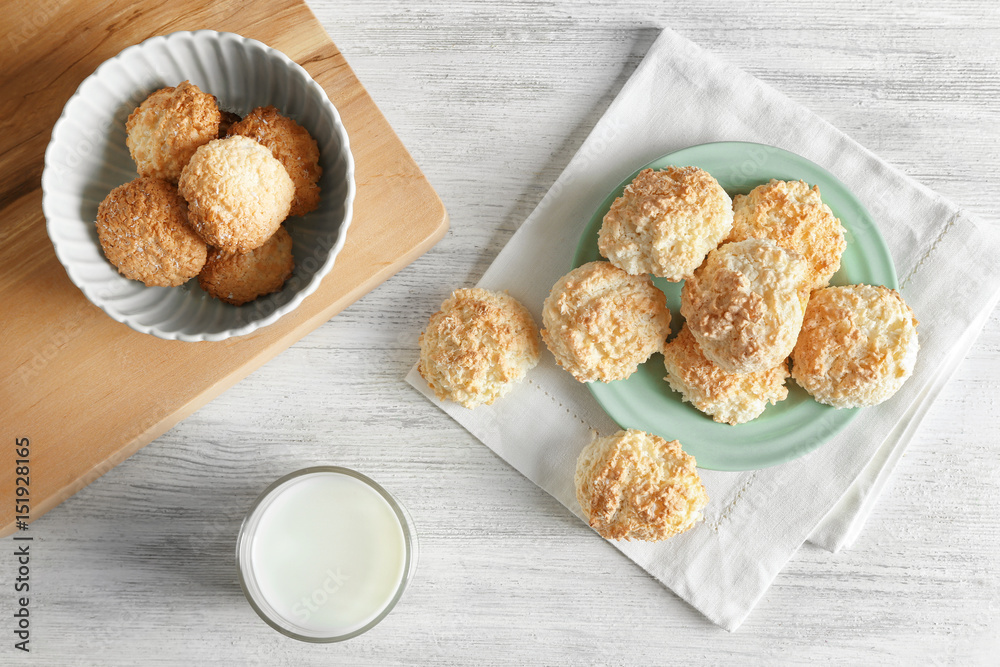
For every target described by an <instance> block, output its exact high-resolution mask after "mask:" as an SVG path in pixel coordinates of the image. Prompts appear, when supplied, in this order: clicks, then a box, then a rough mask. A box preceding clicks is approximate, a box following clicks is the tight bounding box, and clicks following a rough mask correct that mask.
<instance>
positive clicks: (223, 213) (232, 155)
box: [178, 136, 295, 253]
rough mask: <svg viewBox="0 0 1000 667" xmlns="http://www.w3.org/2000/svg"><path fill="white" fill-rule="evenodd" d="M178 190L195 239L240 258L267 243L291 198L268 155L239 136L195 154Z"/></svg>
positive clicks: (281, 171)
mask: <svg viewBox="0 0 1000 667" xmlns="http://www.w3.org/2000/svg"><path fill="white" fill-rule="evenodd" d="M178 188H179V190H180V193H181V194H182V195H183V196H184V198H185V199H187V202H188V221H189V223H190V224H191V227H192V228H193V229H194V230H195V231H196V232H198V235H199V236H201V238H202V239H204V240H205V242H206V243H208V244H209V245H211V246H213V247H215V248H220V249H222V250H227V251H229V252H241V253H242V252H250V251H251V250H253V249H254V248H259V247H260V246H261V245H263V244H264V242H265V241H267V240H268V239H269V238H271V235H272V234H274V233H275V232H276V231H277V229H278V226H279V225H280V224H281V222H282V221H283V220H284V219H285V218H286V217H288V211H289V208H290V207H291V204H292V197H293V196H294V195H295V185H294V184H293V183H292V179H291V177H289V175H288V172H287V171H285V168H284V167H283V166H282V165H281V162H279V161H278V160H277V159H276V158H275V157H274V156H273V155H271V151H269V150H268V149H267V148H265V147H264V146H262V145H260V144H259V143H257V142H256V141H254V140H253V139H248V138H247V137H241V136H234V137H227V138H225V139H215V140H213V141H210V142H208V143H207V144H205V145H204V146H202V147H201V148H199V149H198V150H197V151H195V153H194V155H193V156H192V157H191V161H190V162H188V164H187V166H186V167H184V171H183V172H182V173H181V179H180V183H179V185H178Z"/></svg>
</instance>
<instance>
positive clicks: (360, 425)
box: [0, 0, 1000, 665]
mask: <svg viewBox="0 0 1000 667" xmlns="http://www.w3.org/2000/svg"><path fill="white" fill-rule="evenodd" d="M310 7H311V8H312V10H313V11H314V12H315V13H316V15H317V17H318V18H319V19H320V21H321V23H322V24H323V26H324V27H325V28H326V30H327V32H329V34H330V35H331V37H332V39H333V41H334V42H335V43H336V44H337V46H338V47H339V48H340V49H341V50H342V51H343V53H344V55H345V56H346V58H347V60H348V62H350V64H351V66H352V67H353V68H354V70H355V72H356V73H357V75H358V77H359V78H360V80H361V82H362V83H363V84H364V86H365V87H366V89H367V90H368V92H369V93H370V94H371V96H372V98H373V99H374V100H375V102H376V103H377V104H378V106H379V107H380V108H381V110H382V111H383V112H384V113H385V115H386V117H387V118H388V120H389V122H390V124H391V125H392V126H393V128H394V129H395V130H396V132H397V133H398V134H399V136H400V138H401V139H402V140H403V142H404V143H405V145H406V146H407V147H408V148H409V149H410V151H411V152H412V154H413V156H414V158H415V159H416V161H417V163H418V164H420V165H421V167H422V168H423V170H424V172H425V174H426V175H427V177H428V179H429V181H430V182H431V183H432V184H433V185H434V187H435V189H436V190H437V191H438V193H439V194H440V195H441V197H442V200H443V201H444V204H445V206H446V207H447V209H448V211H449V213H450V215H451V221H452V227H451V230H450V232H449V233H448V234H447V235H446V236H445V238H444V239H443V240H442V241H441V242H440V243H439V244H437V245H436V246H435V247H434V248H433V249H431V250H430V251H429V252H428V253H427V254H426V255H424V256H423V257H421V258H420V259H419V260H417V261H416V262H414V263H413V264H412V265H410V266H408V267H407V268H405V269H403V270H402V271H400V272H399V273H398V274H397V275H396V276H394V277H393V278H392V279H391V280H389V281H387V282H386V283H384V284H383V285H381V286H379V287H378V288H377V289H375V290H374V291H372V292H371V293H369V294H368V295H366V296H364V297H363V298H361V299H360V300H358V301H357V302H356V303H354V304H353V305H351V306H350V307H348V308H346V309H345V310H344V311H343V312H341V313H340V314H338V315H337V316H336V317H334V318H333V319H331V320H330V321H329V322H326V323H324V324H323V325H322V326H320V327H318V328H317V329H316V330H315V331H313V332H312V333H311V334H309V335H308V336H306V337H304V338H303V339H302V340H300V341H298V342H297V343H295V344H294V345H292V346H291V347H289V349H288V350H286V351H285V352H284V353H282V354H281V355H280V356H278V357H277V358H275V359H273V360H272V361H271V362H269V363H268V364H266V365H264V366H263V367H261V368H260V369H258V370H257V371H256V372H254V373H253V374H251V375H250V376H249V377H247V378H246V379H244V380H243V381H242V382H240V383H238V384H236V385H235V386H234V387H233V388H231V389H230V390H228V391H227V392H225V393H224V394H222V395H221V396H219V397H218V398H217V399H215V400H214V401H212V402H211V403H210V404H208V405H206V406H205V407H203V408H201V409H200V410H198V411H197V412H195V413H194V414H193V415H191V416H190V417H189V418H187V419H186V420H184V421H183V422H181V423H180V424H178V425H177V426H175V427H174V428H173V429H171V430H170V431H169V432H167V433H166V434H164V435H163V436H161V437H160V438H158V439H157V440H156V442H154V443H153V444H152V445H150V446H148V447H146V448H144V449H143V450H142V451H140V452H139V453H137V454H136V455H135V456H133V457H131V458H130V459H129V460H128V461H126V462H124V463H123V464H122V465H119V466H118V467H117V468H115V469H114V470H112V471H110V472H109V473H107V474H106V475H104V476H103V477H102V478H101V479H99V480H97V481H96V482H95V483H93V484H91V485H90V486H89V487H87V488H86V489H84V490H82V491H81V492H79V493H77V494H76V495H75V496H74V497H72V498H70V499H69V500H68V501H67V502H65V503H64V504H63V505H62V506H60V507H59V508H58V509H57V510H55V511H53V512H50V513H49V514H48V515H46V516H45V517H43V518H42V519H40V520H39V521H37V522H36V523H35V524H33V525H32V526H31V528H30V530H29V531H27V533H28V534H30V535H32V536H34V537H35V542H34V543H33V547H32V548H33V549H34V552H33V554H34V555H33V561H32V572H31V576H32V578H33V586H34V588H33V589H32V600H31V604H32V606H31V614H32V622H33V625H32V635H31V637H32V644H31V646H32V653H31V654H30V655H24V656H21V655H18V654H17V653H16V652H15V651H14V650H13V647H12V635H11V632H10V631H11V630H12V629H13V626H12V623H11V619H12V614H13V612H14V609H15V606H14V605H15V600H14V592H13V591H12V588H11V586H10V582H11V580H12V579H13V577H14V573H15V571H16V565H15V563H14V561H13V558H12V557H11V556H10V555H9V552H10V551H11V550H12V549H10V548H8V547H10V546H11V545H12V542H11V541H10V540H6V541H5V542H4V543H3V544H4V549H2V550H0V575H2V579H0V584H2V585H0V637H6V639H4V640H3V643H2V644H0V663H3V664H19V665H20V664H24V665H117V664H121V665H134V664H167V665H173V664H211V663H216V664H223V665H286V664H288V665H290V664H317V665H319V664H324V665H325V664H345V665H423V664H454V665H479V664H511V665H522V664H613V665H645V664H693V665H732V664H739V665H778V664H830V665H879V664H886V665H943V664H956V665H995V664H997V659H996V656H997V655H998V654H1000V639H998V637H1000V578H998V577H1000V575H998V572H1000V518H998V513H997V511H996V508H997V507H998V506H1000V463H998V452H997V440H998V437H997V431H996V415H997V405H998V403H997V399H998V390H1000V379H998V378H1000V318H998V316H997V314H994V315H993V316H992V317H991V319H990V321H989V323H988V324H987V326H986V330H985V332H984V333H983V335H982V337H981V338H980V339H979V341H978V342H977V343H976V344H975V346H974V347H973V349H972V352H971V353H970V355H969V357H968V358H967V359H966V361H965V362H964V363H963V364H962V365H961V367H960V368H958V369H957V373H956V376H955V378H954V380H952V382H951V383H950V384H949V385H948V387H947V388H946V389H945V391H944V393H943V394H942V396H941V398H940V399H939V400H938V402H937V403H936V404H935V406H934V407H933V408H932V410H931V413H930V414H929V415H928V417H927V418H926V420H925V422H924V424H923V426H922V427H921V429H920V432H919V433H918V434H917V436H916V438H915V440H914V441H913V443H912V444H911V446H910V449H909V451H908V452H907V455H906V456H905V457H904V459H903V461H902V463H901V464H900V467H899V469H898V471H897V473H896V476H895V479H894V481H893V483H892V484H891V486H890V488H889V489H888V490H887V491H886V493H885V495H884V497H883V498H882V500H881V502H880V503H879V505H878V507H877V508H876V509H875V512H874V515H873V516H872V518H871V520H870V522H869V524H868V526H867V527H866V529H865V531H864V533H863V534H862V536H861V538H860V540H859V541H858V542H857V544H856V545H855V546H854V547H853V548H851V549H850V550H847V551H844V552H842V553H840V554H837V555H832V554H829V553H827V552H825V551H822V550H819V549H817V548H813V547H808V546H806V547H804V548H802V549H801V550H800V551H799V552H798V553H797V554H796V555H795V556H794V557H793V558H792V560H791V562H789V564H788V566H787V567H786V568H785V570H784V571H783V572H782V573H781V574H780V575H779V576H778V578H777V580H776V581H775V583H774V585H773V586H772V587H771V588H770V589H769V590H768V592H767V594H766V595H765V596H764V598H763V599H762V600H761V602H760V604H759V605H758V606H757V608H756V609H755V610H754V612H753V613H752V614H751V616H750V618H749V619H748V620H747V622H746V623H745V624H744V625H743V626H742V627H741V628H740V629H739V630H738V631H737V632H736V633H734V634H728V633H726V632H724V631H722V630H719V629H718V628H716V627H715V626H713V625H712V624H710V623H709V622H708V621H706V620H705V619H704V618H702V617H701V616H700V615H699V614H698V612H696V611H694V610H693V609H691V608H690V607H688V606H686V605H685V604H684V603H682V602H681V601H679V600H678V599H677V598H676V597H675V596H674V595H673V594H672V593H671V592H670V591H668V590H666V589H664V588H663V587H662V586H660V585H659V584H658V583H656V582H655V581H653V580H652V579H651V578H650V577H649V576H647V575H646V574H645V573H644V572H643V571H641V570H640V569H639V568H638V567H636V566H635V565H633V564H632V563H631V562H629V561H628V560H626V559H625V558H623V557H622V556H621V554H620V553H618V552H617V551H616V550H615V549H614V548H613V547H611V546H610V545H608V544H606V543H605V542H603V541H602V540H600V539H598V538H597V537H595V536H594V535H593V534H592V533H591V532H590V531H589V530H588V529H587V528H586V527H585V526H583V525H581V523H580V522H579V521H578V520H577V519H576V518H575V517H573V516H571V515H570V513H569V512H568V511H566V510H565V509H564V508H563V507H562V506H561V505H560V504H559V503H558V502H556V501H555V500H553V499H552V498H551V497H550V496H549V495H548V494H546V493H544V492H543V491H541V490H540V489H538V488H537V487H535V486H534V485H533V484H532V483H530V482H529V481H528V480H526V479H525V478H523V477H522V476H521V475H519V474H518V473H517V472H516V471H514V470H513V469H511V468H510V466H508V465H507V464H506V463H504V462H503V461H502V460H500V459H498V458H497V457H496V456H495V455H493V454H492V452H490V451H489V450H488V449H487V448H486V447H484V446H483V445H481V444H480V443H479V442H478V441H476V440H475V439H474V438H473V437H472V436H471V435H469V434H468V433H466V432H465V431H464V430H462V429H461V428H460V427H459V426H457V425H456V424H455V423H454V422H453V421H452V420H451V419H449V418H448V417H447V416H445V415H444V414H443V413H441V412H440V411H438V410H437V409H436V408H434V407H433V406H431V405H430V404H429V403H428V402H427V401H425V400H424V399H423V398H422V397H421V396H420V395H418V394H417V393H416V392H415V391H413V390H412V389H411V388H410V387H409V386H408V385H406V384H405V383H404V382H403V376H404V375H405V373H406V372H407V371H408V370H409V368H410V366H411V365H412V363H413V362H414V360H415V359H416V356H417V336H418V335H419V332H420V331H421V330H422V329H423V327H424V325H425V323H426V321H427V317H428V316H429V315H430V314H431V313H432V312H434V310H435V309H436V308H437V307H438V305H439V304H440V302H441V301H442V299H443V298H444V297H445V296H447V294H448V293H449V292H450V291H451V290H452V289H454V288H455V287H459V286H468V285H471V284H474V283H475V282H476V281H477V280H478V278H479V277H480V276H481V275H482V273H483V271H485V269H486V267H487V266H489V264H490V262H491V261H492V260H493V258H494V257H495V256H496V255H497V253H498V252H499V251H500V249H501V248H502V247H503V246H504V244H505V242H506V241H507V240H508V239H509V238H510V236H511V234H512V233H513V232H514V230H515V229H517V227H518V225H519V224H520V223H521V222H522V221H523V220H524V219H525V217H526V216H527V215H528V214H529V213H530V212H531V210H532V209H533V208H534V207H535V205H537V203H538V201H539V200H540V199H541V197H542V196H543V195H544V193H545V192H546V191H547V190H548V188H549V187H550V186H551V185H552V183H553V182H554V181H555V179H556V178H557V176H558V175H559V173H560V172H561V170H562V169H563V168H564V167H565V165H566V164H567V162H568V161H569V160H570V158H571V156H572V155H573V153H574V151H575V150H576V148H577V147H578V146H579V145H580V143H581V142H582V141H583V139H584V137H585V136H586V135H587V133H588V132H589V131H590V129H591V128H592V127H593V125H594V123H595V122H596V121H597V119H598V118H600V116H601V114H602V113H603V112H604V110H605V108H606V107H607V105H608V104H609V102H610V101H611V99H613V97H614V95H615V94H616V93H617V91H618V90H619V89H620V88H621V86H622V84H623V83H624V82H625V81H626V80H627V79H628V76H629V74H630V73H631V72H632V70H633V69H634V68H635V66H636V65H637V63H638V62H639V61H640V60H641V58H642V56H643V54H644V53H645V52H646V50H647V49H648V47H649V45H650V44H651V43H652V41H653V39H654V38H655V36H656V34H657V33H658V30H659V28H661V27H671V28H673V29H675V30H677V31H678V32H680V33H681V34H682V35H684V36H686V37H688V38H690V39H692V40H694V41H695V42H697V43H699V44H700V45H702V46H703V47H705V48H707V49H709V50H710V51H712V52H714V53H716V54H718V55H719V56H720V57H722V58H723V59H725V60H727V61H729V62H731V63H734V64H737V65H739V66H740V67H743V68H745V69H746V70H747V71H749V72H751V73H752V74H754V75H755V76H757V77H759V78H761V79H763V80H764V81H766V82H768V83H769V84H771V85H773V86H774V87H776V88H777V89H779V90H781V91H783V92H784V93H786V94H787V95H789V96H790V97H791V98H792V99H794V100H796V101H798V102H800V103H801V104H803V105H804V106H805V107H807V108H809V109H811V110H813V111H815V112H817V113H819V114H820V115H821V116H823V117H824V118H826V119H827V120H829V121H830V122H831V123H833V124H834V125H836V126H838V127H839V128H841V129H842V130H844V131H845V132H846V133H847V134H849V135H850V136H852V137H853V138H854V139H856V140H858V141H859V142H860V143H861V144H863V145H865V146H867V147H869V148H870V149H872V150H873V151H875V152H876V153H878V154H879V155H881V156H882V157H883V158H885V159H886V160H888V161H889V162H891V163H893V164H895V165H897V166H898V167H900V168H901V169H902V170H903V171H905V172H906V173H908V174H909V175H911V176H912V177H914V178H915V179H917V180H918V181H920V182H922V183H924V184H925V185H927V186H929V187H931V188H933V189H934V190H936V191H937V192H939V193H941V194H942V195H943V196H945V197H948V198H950V199H952V200H953V201H955V202H957V203H958V204H960V205H961V206H963V207H965V208H967V209H969V210H971V211H973V212H974V213H976V214H977V215H979V216H980V218H981V219H982V220H984V221H985V222H986V223H987V224H990V225H993V226H997V225H998V223H1000V203H998V202H1000V180H998V179H997V176H996V175H997V174H998V173H1000V143H998V139H1000V134H998V131H997V122H998V119H1000V73H998V71H1000V46H998V45H1000V14H998V9H997V5H996V3H995V2H992V1H987V0H978V1H970V2H958V1H956V0H942V1H941V2H936V3H933V4H923V3H914V2H904V1H901V0H880V1H878V2H874V1H869V0H863V1H861V2H854V3H845V2H820V1H819V0H804V1H803V2H799V3H795V4H789V3H787V2H778V1H767V2H761V3H754V4H753V6H752V7H751V6H749V4H748V3H742V2H734V1H725V2H719V3H704V2H693V1H690V0H681V1H680V2H675V3H663V2H659V1H654V0H633V1H631V2H628V3H618V4H607V3H596V2H572V3H571V2H562V1H555V2H546V3H536V2H515V1H513V0H500V1H497V2H491V3H473V2H449V3H438V2H431V1H429V0H407V1H405V2H404V1H401V0H381V1H379V2H358V1H356V0H337V1H336V2H334V1H333V0H312V1H311V2H310ZM39 23H41V24H42V25H43V27H42V28H40V30H41V29H45V28H44V21H43V20H40V21H39ZM168 28H169V26H168ZM79 39H85V38H84V37H79ZM36 57H37V58H38V59H40V60H44V58H45V54H44V53H38V54H36ZM2 69H3V68H2V67H0V70H2ZM38 94H39V95H44V94H46V93H44V92H40V93H38ZM30 102H31V99H30V98H29V100H28V103H30ZM0 122H6V118H3V119H0ZM942 279H947V276H943V277H942ZM970 289H974V286H970ZM53 409H54V408H53ZM15 426H16V425H15ZM5 444H6V443H5ZM320 462H326V463H335V464H338V465H346V466H350V467H354V468H356V469H358V470H361V471H362V472H364V473H366V474H368V475H370V476H371V477H373V478H375V479H376V480H378V481H379V482H380V483H382V484H383V485H385V486H386V487H387V488H388V489H390V490H391V491H392V492H393V493H394V494H395V495H396V496H397V497H398V498H399V499H400V500H401V501H402V502H403V503H404V504H405V505H406V506H407V507H408V508H409V510H410V512H411V514H412V515H413V518H414V522H415V524H416V527H417V532H418V534H419V539H420V547H421V554H420V563H419V565H418V569H417V575H416V578H415V579H414V581H413V583H412V585H411V587H410V589H409V590H408V591H407V593H406V595H405V596H404V597H403V600H402V602H401V603H400V605H399V606H398V607H397V608H396V609H395V610H394V611H393V613H392V614H391V615H390V616H389V617H388V618H387V619H386V620H385V621H384V622H383V623H382V624H380V625H379V626H378V627H376V628H375V629H374V630H372V631H371V632H369V633H368V634H366V635H363V636H361V637H359V638H357V639H354V640H351V641H350V642H347V643H344V644H339V645H331V646H312V645H303V644H298V643H296V642H294V641H292V640H289V639H286V638H284V637H282V636H280V635H277V634H276V633H274V632H272V631H270V630H269V629H268V628H267V626H265V625H264V624H263V623H262V622H261V621H260V620H259V619H258V618H257V617H256V615H255V614H254V613H253V611H252V610H251V609H250V608H249V606H248V605H247V604H246V603H245V602H244V600H243V598H242V594H241V592H240V590H239V586H238V583H237V577H236V571H235V568H234V563H233V551H234V540H235V536H236V533H237V530H238V528H239V523H240V521H241V520H242V516H243V512H244V511H245V510H246V508H247V507H248V505H249V504H250V502H251V501H252V499H253V498H254V497H255V496H256V494H257V493H258V492H259V491H260V490H261V489H262V488H263V487H264V486H265V485H266V484H268V483H269V482H270V481H272V480H273V479H274V478H276V477H277V476H279V475H281V474H283V473H285V472H289V471H291V470H293V469H296V468H299V467H303V466H306V465H311V464H316V463H320ZM4 502H6V501H4Z"/></svg>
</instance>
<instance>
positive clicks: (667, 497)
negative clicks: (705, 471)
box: [575, 429, 708, 542]
mask: <svg viewBox="0 0 1000 667" xmlns="http://www.w3.org/2000/svg"><path fill="white" fill-rule="evenodd" d="M695 465H696V464H695V460H694V457H693V456H691V455H689V454H687V453H685V452H684V450H683V449H681V444H680V443H679V442H677V441H676V440H673V441H670V442H667V441H666V440H664V439H663V438H661V437H659V436H656V435H651V434H649V433H644V432H642V431H637V430H634V429H629V430H628V431H619V432H618V433H615V434H614V435H612V436H609V437H606V438H597V439H595V440H594V441H593V442H591V443H590V444H589V445H587V446H586V447H584V449H583V451H582V452H580V457H579V458H578V459H577V463H576V475H575V482H576V499H577V501H579V503H580V508H581V509H582V510H583V514H584V516H585V517H586V518H587V521H588V522H589V523H590V526H591V527H592V528H593V529H594V530H596V531H597V532H598V533H599V534H600V535H601V536H602V537H605V538H607V539H611V540H645V541H649V542H653V541H657V540H665V539H667V538H669V537H673V536H674V535H679V534H680V533H683V532H684V531H686V530H688V529H689V528H691V527H692V526H694V525H695V524H696V523H697V522H698V521H700V520H701V510H702V509H703V508H704V507H705V505H707V504H708V494H707V493H706V492H705V487H704V486H703V485H702V483H701V478H700V477H699V476H698V471H697V469H696V468H695Z"/></svg>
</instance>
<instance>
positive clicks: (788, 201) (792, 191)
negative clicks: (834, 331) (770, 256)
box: [727, 179, 847, 289]
mask: <svg viewBox="0 0 1000 667" xmlns="http://www.w3.org/2000/svg"><path fill="white" fill-rule="evenodd" d="M752 238H759V239H771V240H772V241H774V242H775V243H777V244H778V245H780V246H781V247H782V248H785V249H786V250H791V251H794V252H797V253H799V255H801V256H802V257H803V259H805V260H806V262H807V263H808V264H809V286H810V288H811V289H817V288H820V287H826V286H827V285H828V284H830V278H832V277H833V274H834V273H836V272H837V270H838V269H839V268H840V256H841V255H842V254H843V253H844V248H846V247H847V241H845V240H844V228H843V227H842V226H841V224H840V220H839V219H837V216H835V215H834V214H833V211H831V210H830V207H829V206H827V205H826V204H824V203H823V200H822V199H821V198H820V194H819V186H818V185H814V186H813V187H811V188H810V187H809V186H808V185H806V183H805V182H804V181H777V180H773V179H772V180H771V182H770V183H767V184H765V185H758V186H757V187H756V188H754V189H753V190H751V191H750V194H748V195H736V198H735V199H733V229H732V231H731V232H729V238H728V239H727V241H743V240H745V239H752Z"/></svg>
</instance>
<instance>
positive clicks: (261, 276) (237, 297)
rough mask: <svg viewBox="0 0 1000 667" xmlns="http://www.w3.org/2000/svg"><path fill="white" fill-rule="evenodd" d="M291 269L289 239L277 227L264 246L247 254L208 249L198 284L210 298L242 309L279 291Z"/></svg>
mask: <svg viewBox="0 0 1000 667" xmlns="http://www.w3.org/2000/svg"><path fill="white" fill-rule="evenodd" d="M294 268H295V259H294V258H293V257H292V237H291V236H290V235H289V234H288V231H287V230H286V229H285V228H284V227H278V231H276V232H275V233H274V235H273V236H272V237H271V238H269V239H268V240H267V242H266V243H265V244H264V245H262V246H260V247H259V248H254V249H253V250H251V251H250V252H247V253H236V252H227V251H225V250H219V249H218V248H212V249H211V250H209V252H208V261H206V262H205V268H203V269H202V270H201V273H200V274H199V275H198V284H199V285H201V288H202V289H203V290H205V292H207V293H208V295H209V296H214V297H215V298H216V299H222V300H223V301H225V302H226V303H231V304H233V305H234V306H241V305H243V304H244V303H246V302H247V301H253V300H254V299H256V298H257V297H260V296H264V295H265V294H270V293H271V292H277V291H278V290H280V289H281V288H282V286H283V285H284V284H285V281H286V280H288V278H289V276H291V275H292V270H293V269H294Z"/></svg>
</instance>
